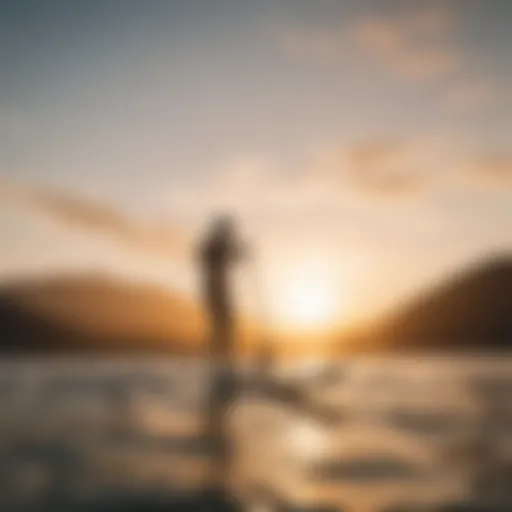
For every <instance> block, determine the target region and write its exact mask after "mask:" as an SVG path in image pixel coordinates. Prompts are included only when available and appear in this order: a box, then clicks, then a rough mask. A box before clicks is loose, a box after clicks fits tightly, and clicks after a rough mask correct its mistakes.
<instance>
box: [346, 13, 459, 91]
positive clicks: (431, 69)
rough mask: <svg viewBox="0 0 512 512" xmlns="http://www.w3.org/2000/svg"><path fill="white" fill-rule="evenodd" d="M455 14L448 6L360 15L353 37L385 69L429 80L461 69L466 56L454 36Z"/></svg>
mask: <svg viewBox="0 0 512 512" xmlns="http://www.w3.org/2000/svg"><path fill="white" fill-rule="evenodd" d="M454 28H455V23H454V17H453V14H452V13H451V12H450V11H447V10H445V9H439V8H437V9H426V10H425V9H423V10H417V11H414V10H413V11H411V12H408V13H404V14H401V15H400V16H397V17H395V18H390V17H383V16H376V15H369V16H365V17H362V18H360V19H356V20H355V21H354V22H353V24H352V26H351V27H350V29H349V40H350V41H351V42H352V43H353V44H355V45H356V46H357V48H359V50H360V51H362V52H363V54H364V55H365V56H366V57H367V58H368V59H370V60H372V61H374V62H375V63H376V64H378V65H381V66H382V67H383V68H384V69H385V70H387V71H390V72H392V73H393V74H395V75H398V76H399V77H402V78H405V79H408V80H414V81H425V80H432V79H436V78H439V77H444V76H447V75H450V74H452V73H454V72H457V71H458V70H460V69H461V68H462V67H463V66H464V60H465V56H464V54H463V52H462V51H461V49H460V48H458V46H457V44H456V43H455V39H454V37H453V32H454Z"/></svg>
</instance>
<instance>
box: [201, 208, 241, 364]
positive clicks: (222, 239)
mask: <svg viewBox="0 0 512 512" xmlns="http://www.w3.org/2000/svg"><path fill="white" fill-rule="evenodd" d="M200 253H201V254H200V257H201V263H202V269H203V294H204V300H205V303H206V308H207V310H208V313H209V315H210V320H211V325H212V343H211V345H210V347H211V350H212V351H213V355H215V356H216V358H220V359H226V358H229V357H230V356H231V355H232V350H233V341H234V340H233V307H234V306H233V303H232V294H231V286H230V271H231V269H232V268H233V266H234V265H235V264H236V263H237V262H239V261H240V260H241V259H242V257H243V255H244V253H245V251H244V250H243V249H242V245H241V243H240V242H239V240H238V235H237V232H236V228H235V222H234V219H233V218H232V217H231V216H229V215H221V216H219V217H217V218H216V219H214V221H213V224H212V226H211V228H210V229H209V231H208V233H207V235H206V237H205V240H204V241H203V243H202V245H201V248H200Z"/></svg>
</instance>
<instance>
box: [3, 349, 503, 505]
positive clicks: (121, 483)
mask: <svg viewBox="0 0 512 512" xmlns="http://www.w3.org/2000/svg"><path fill="white" fill-rule="evenodd" d="M511 370H512V360H511V359H510V358H506V357H505V358H486V359H482V358H480V359H478V358H459V359H456V358H448V357H446V358H402V359H376V358H375V359H367V360H365V359H358V360H352V361H350V362H345V363H339V364H338V365H336V367H335V368H334V369H331V370H330V371H331V373H332V372H333V371H334V373H332V375H331V377H330V378H329V380H328V381H322V380H321V379H319V380H318V382H317V381H315V375H314V374H311V372H309V373H308V374H305V373H301V372H300V371H293V370H290V369H288V371H287V372H285V373H287V375H288V377H289V378H290V379H293V380H294V381H295V382H302V383H303V384H304V386H307V387H308V389H310V392H311V394H312V395H313V396H314V399H315V400H316V401H318V402H319V403H323V404H325V405H327V406H329V407H332V408H335V409H339V410H343V411H344V413H345V414H344V420H343V421H342V423H341V424H340V425H339V426H337V427H336V428H333V427H325V426H322V425H319V424H317V423H315V421H314V420H313V419H312V418H308V417H307V416H304V415H303V416H301V415H300V414H297V413H296V412H295V411H293V410H290V409H288V408H287V407H285V406H283V405H282V404H280V403H277V402H276V403H274V402H272V401H269V400H268V399H262V398H259V397H258V396H247V397H246V396H243V397H242V398H241V399H240V400H239V402H238V404H237V405H236V406H235V407H234V408H233V411H234V414H233V417H232V422H233V424H232V429H233V439H234V442H235V443H236V446H237V452H236V453H237V458H236V460H235V468H236V469H237V477H236V479H235V483H234V485H235V486H236V485H238V486H240V489H244V488H250V486H251V484H252V482H261V481H268V482H271V483H272V487H273V488H274V489H275V490H277V491H278V492H280V493H282V494H283V496H286V497H288V498H289V499H293V500H307V501H312V500H313V501H314V500H318V501H322V502H324V501H326V502H330V503H340V504H343V505H344V506H345V507H348V510H369V511H370V510H383V509H384V508H385V507H386V506H387V505H391V504H392V503H395V502H408V503H409V502H437V501H443V500H444V501H453V500H459V499H472V500H477V501H478V500H484V501H496V502H502V503H504V502H506V503H509V504H510V503H512V496H511V492H510V490H509V487H510V486H509V484H507V483H506V482H510V481H512V403H511V402H512V401H511V400H510V398H509V397H510V396H512V371H511ZM336 374H338V376H339V378H336ZM205 386H206V373H205V365H204V364H203V363H202V362H201V361H197V360H196V361H192V360H189V361H183V360H171V359H169V360H162V359H159V360H156V359H155V360H153V359H151V358H149V359H146V360H139V361H135V360H121V359H120V360H103V361H102V360H88V361H86V360H84V361H79V360H66V361H64V360H60V361H50V360H46V361H42V360H40V361H36V360H34V361H29V360H13V361H8V360H4V361H3V362H1V363H0V400H1V403H2V415H1V419H0V510H2V511H4V510H5V511H6V512H9V511H11V510H13V511H15V510H46V509H44V508H43V505H44V504H45V503H46V502H50V501H51V500H54V499H55V496H56V495H58V496H61V497H62V496H65V497H67V498H70V497H71V498H73V499H76V500H80V499H82V498H83V497H84V496H101V495H103V494H105V495H108V494H109V493H110V494H111V493H112V492H116V493H128V494H130V493H134V492H135V493H136V492H174V490H175V489H177V488H183V487H190V488H195V487H198V486H201V485H202V483H203V482H204V478H205V468H206V467H205V462H206V460H207V453H208V447H207V443H205V440H204V438H203V436H202V434H203V430H204V429H203V422H202V409H203V407H204V401H205V396H206V395H205V393H204V391H205V389H206V388H205ZM29 506H30V507H33V508H28V507H29ZM38 506H40V508H37V507H38Z"/></svg>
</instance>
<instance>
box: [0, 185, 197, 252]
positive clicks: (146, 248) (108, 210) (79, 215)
mask: <svg viewBox="0 0 512 512" xmlns="http://www.w3.org/2000/svg"><path fill="white" fill-rule="evenodd" d="M0 201H3V202H4V203H7V204H10V205H11V206H14V207H16V208H19V209H23V210H27V211H31V212H33V213H36V214H38V215H42V216H44V217H47V218H49V219H51V220H52V221H55V222H58V223H60V224H62V225H64V226H66V227H69V228H73V229H78V230H82V231H86V232H90V233H93V234H97V235H102V236H106V237H108V238H109V239H111V240H113V241H116V242H119V243H122V244H123V245H125V246H126V247H128V248H130V249H132V250H137V251H141V252H145V253H148V254H151V255H153V256H157V257H161V258H162V257H163V258H181V257H183V256H184V254H185V253H186V250H187V244H188V242H187V238H186V237H185V236H184V234H183V233H181V232H179V231H178V230H177V229H175V228H174V227H157V226H151V225H149V226H148V225H145V224H141V223H138V222H136V221H135V220H134V219H132V218H130V217H129V216H127V215H125V214H124V213H123V212H121V211H120V210H118V209H116V208H115V207H114V206H112V205H109V204H105V203H101V202H98V201H93V200H90V199H84V198H81V197H76V196H71V195H68V194H64V193H62V192H58V191H55V190H50V189H46V188H41V187H36V186H29V185H25V184H23V185H22V184H14V183H11V182H7V181H2V182H0Z"/></svg>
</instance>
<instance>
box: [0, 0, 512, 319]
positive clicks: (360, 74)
mask: <svg viewBox="0 0 512 512" xmlns="http://www.w3.org/2000/svg"><path fill="white" fill-rule="evenodd" d="M511 16H512V4H511V3H510V2H509V1H508V0H453V1H448V0H447V1H437V0H430V1H423V0H418V1H416V0H415V1H414V2H413V1H399V0H346V1H344V0H338V1H336V0H310V1H300V0H295V1H292V0H272V1H270V0H258V1H257V2H254V1H249V0H216V1H215V2H213V1H211V0H187V1H174V0H167V1H165V0H138V1H135V0H88V1H79V0H16V1H14V0H12V1H11V0H2V1H0V34H1V44H0V59H1V62H2V65H1V67H0V212H1V215H0V249H1V250H0V278H1V279H12V278H14V277H18V276H25V275H32V274H39V273H58V272H76V271H101V272H109V273H114V274H119V275H122V276H123V277H126V278H133V279H141V280H152V281H155V282H158V283H160V284H163V285H168V286H171V287H175V288H178V289H180V290H183V291H184V292H185V293H190V294H194V293H196V291H197V272H196V268H195V266H194V260H193V258H192V257H191V255H192V254H193V247H194V244H195V243H196V241H197V238H198V237H199V236H200V234H201V233H202V230H204V228H205V226H206V225H207V223H208V220H209V219H210V218H211V216H212V215H213V214H215V213H216V212H218V211H229V212H232V213H234V214H235V215H236V216H237V218H238V219H239V223H240V226H241V230H242V232H243V234H244V236H245V237H246V238H247V239H248V240H249V243H250V245H251V247H252V248H253V249H254V254H255V257H256V259H257V262H258V266H259V271H260V279H261V280H262V281H263V288H264V290H265V292H264V293H265V294H266V298H267V299H268V303H269V307H270V308H271V309H273V310H275V311H278V310H279V308H281V309H283V308H284V309H286V304H285V303H286V301H287V300H291V299H292V298H293V296H294V295H296V293H295V292H296V291H300V290H299V289H300V287H301V286H302V287H303V289H302V293H308V292H311V293H313V292H315V286H316V287H317V288H318V287H320V288H321V287H322V286H324V287H326V288H330V293H331V295H332V294H335V295H336V299H333V300H331V306H332V307H335V308H338V309H339V318H340V321H341V322H342V323H343V322H345V321H346V322H353V321H358V320H361V319H364V318H367V317H370V316H372V315H375V314H378V313H379V312H382V311H385V310H386V308H390V307H391V306H393V305H395V304H396V303H397V301H400V300H403V299H404V298H405V297H408V296H411V295H414V293H416V292H417V290H419V289H421V288H422V287H424V286H426V284H428V283H431V282H433V281H436V280H439V279H441V278H442V277H443V276H446V275H449V274H450V273H451V272H452V271H453V269H455V268H459V267H460V266H461V265H464V264H466V263H468V262H470V261H472V260H475V259H478V258H483V257H485V256H486V255H490V254H493V253H495V252H498V251H504V250H511V249H512V230H511V229H510V227H511V225H510V224H511V221H510V219H512V200H511V199H512V144H511V142H512V141H511V138H512V104H511V102H510V101H509V95H508V91H509V90H510V89H511V86H512V60H511V59H510V48H511V47H512V33H511V31H510V21H509V20H510V19H512V17H511ZM253 271H254V269H253V267H251V266H250V265H248V264H247V265H245V267H244V268H243V269H241V270H240V272H241V282H242V283H245V284H242V285H241V286H242V287H243V291H241V294H242V295H244V296H246V297H247V296H249V295H251V294H253V295H254V293H255V292H254V289H253V288H254V286H253V284H254V283H253V284H251V282H252V281H251V279H254V278H253V277H249V275H252V274H251V273H252V272H253ZM244 276H245V277H244ZM297 283H298V284H297ZM306 283H313V284H310V285H307V284H306ZM308 286H309V288H308ZM297 287H299V288H297ZM315 293H318V295H319V296H321V295H322V293H323V296H324V297H325V296H326V294H327V292H326V291H325V290H324V291H322V290H319V289H317V290H316V292H315ZM299 295H300V293H299ZM248 302H250V300H249V299H248ZM277 314H279V313H277ZM283 314H285V313H284V312H283Z"/></svg>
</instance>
